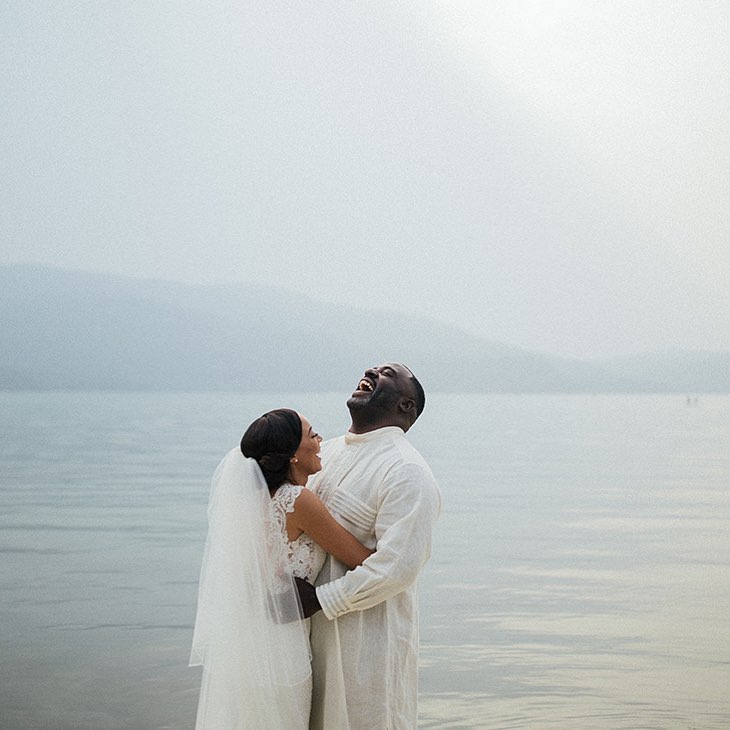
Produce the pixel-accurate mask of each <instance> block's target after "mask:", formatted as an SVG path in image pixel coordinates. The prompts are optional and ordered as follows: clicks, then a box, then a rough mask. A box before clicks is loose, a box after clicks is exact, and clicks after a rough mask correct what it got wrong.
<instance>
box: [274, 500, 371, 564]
mask: <svg viewBox="0 0 730 730" xmlns="http://www.w3.org/2000/svg"><path fill="white" fill-rule="evenodd" d="M286 522H287V530H288V531H290V532H293V531H301V532H306V533H307V535H309V536H310V537H311V538H312V540H314V541H315V542H316V543H317V544H318V545H319V546H320V547H321V548H322V549H323V550H324V551H325V552H328V553H329V554H330V555H332V556H334V557H335V558H337V560H339V561H340V562H341V563H343V564H344V565H346V566H347V567H348V568H350V569H351V570H352V569H353V568H356V567H357V566H358V565H360V564H362V562H363V561H364V560H365V558H368V557H370V555H372V554H373V553H374V552H375V551H374V550H370V549H369V548H366V547H365V546H364V545H363V544H362V543H361V542H360V541H359V540H357V538H355V537H354V536H353V535H352V533H350V532H348V531H347V530H346V529H345V528H344V527H343V526H342V525H341V524H340V523H339V522H337V520H336V519H335V518H334V517H333V516H332V515H331V514H330V513H329V512H328V511H327V508H326V507H325V506H324V504H323V503H322V501H321V500H320V498H319V497H318V496H317V495H316V494H315V493H314V492H312V491H311V490H310V489H302V491H301V493H300V494H299V496H298V497H297V501H296V502H295V503H294V511H293V512H290V513H289V514H288V515H287V521H286ZM292 528H294V529H293V530H292Z"/></svg>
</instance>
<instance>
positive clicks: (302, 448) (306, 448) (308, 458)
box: [294, 415, 322, 476]
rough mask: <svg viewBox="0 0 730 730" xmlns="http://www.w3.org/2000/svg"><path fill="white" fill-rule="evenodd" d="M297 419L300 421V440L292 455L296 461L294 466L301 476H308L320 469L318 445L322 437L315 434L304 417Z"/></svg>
mask: <svg viewBox="0 0 730 730" xmlns="http://www.w3.org/2000/svg"><path fill="white" fill-rule="evenodd" d="M299 418H301V419H302V440H301V441H300V443H299V448H298V449H297V450H296V453H295V454H294V458H295V459H296V462H295V463H294V466H295V467H297V471H299V472H300V473H301V474H304V475H306V476H309V475H310V474H315V473H316V472H318V471H319V470H320V469H321V468H322V461H321V460H320V458H319V445H320V444H321V443H322V437H321V436H320V435H319V434H318V433H316V432H315V430H314V429H313V428H312V425H311V424H310V423H309V421H308V420H307V419H306V418H305V417H304V416H302V415H300V416H299Z"/></svg>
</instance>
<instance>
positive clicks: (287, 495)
mask: <svg viewBox="0 0 730 730" xmlns="http://www.w3.org/2000/svg"><path fill="white" fill-rule="evenodd" d="M302 489H308V487H303V486H301V485H300V484H282V485H281V486H280V487H279V488H278V489H277V490H276V492H275V493H274V496H273V497H272V498H271V509H272V511H273V516H274V520H275V522H276V524H277V526H278V527H279V531H280V533H281V539H282V540H283V541H284V544H285V545H286V547H287V557H288V561H289V564H288V566H286V571H287V573H289V574H290V575H293V576H295V577H297V578H304V580H306V581H308V582H309V583H314V579H315V578H316V577H317V575H318V574H319V571H320V570H322V566H323V565H324V561H325V558H326V557H327V553H325V551H324V550H323V549H322V548H321V547H320V546H319V545H317V543H316V542H314V540H312V538H311V537H309V535H307V534H306V533H304V532H303V533H302V534H301V535H300V536H299V537H298V538H297V539H296V540H292V541H290V540H289V538H288V537H287V532H286V516H287V515H288V514H289V513H290V512H293V511H294V504H295V502H296V501H297V498H298V497H299V495H300V494H301V493H302Z"/></svg>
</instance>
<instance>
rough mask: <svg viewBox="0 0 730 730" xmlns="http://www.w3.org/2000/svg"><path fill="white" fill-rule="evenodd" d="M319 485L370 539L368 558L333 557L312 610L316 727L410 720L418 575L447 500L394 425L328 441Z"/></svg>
mask: <svg viewBox="0 0 730 730" xmlns="http://www.w3.org/2000/svg"><path fill="white" fill-rule="evenodd" d="M322 462H323V469H322V472H320V473H319V474H318V475H317V478H316V479H315V483H314V485H313V486H314V489H315V490H316V491H317V493H318V494H319V496H320V498H321V499H322V500H323V502H324V503H325V505H326V506H327V508H328V509H329V510H330V512H332V514H333V515H334V516H335V518H336V519H337V520H338V521H339V522H340V523H341V524H342V525H344V526H345V527H346V528H347V529H348V530H350V532H352V533H353V534H354V535H355V536H356V537H357V538H358V539H359V540H360V541H361V542H362V543H363V544H365V545H367V546H368V547H373V548H375V547H377V550H376V552H375V554H374V555H372V556H371V557H369V558H368V559H367V560H366V561H365V562H364V563H363V564H362V565H361V566H359V567H358V568H356V569H355V570H353V571H350V572H347V568H346V567H345V566H344V565H342V564H341V563H339V562H338V561H337V560H335V559H334V558H332V557H329V558H328V559H327V562H326V563H325V565H324V568H323V569H322V571H321V572H320V574H319V578H318V579H317V584H318V587H317V597H318V598H319V602H320V603H321V605H322V611H321V612H318V613H317V614H315V616H314V617H313V619H312V633H311V636H312V655H313V679H314V689H313V698H312V717H311V721H310V728H311V729H312V730H335V729H336V730H361V729H362V730H386V728H387V729H388V730H406V729H407V730H412V728H415V727H416V724H417V718H418V707H417V699H418V605H417V595H416V585H415V582H416V578H417V576H418V573H419V571H420V570H421V568H422V567H423V565H424V563H425V562H426V561H427V560H428V558H429V556H430V553H431V532H432V528H433V524H434V522H435V520H436V518H437V516H438V514H439V512H440V509H441V496H440V493H439V490H438V487H437V485H436V481H435V479H434V477H433V474H432V473H431V470H430V469H429V467H428V465H427V464H426V462H425V461H424V459H423V457H422V456H421V455H420V454H419V453H418V451H416V449H415V448H414V447H413V446H412V445H411V444H410V443H409V442H408V440H407V439H406V438H405V434H404V433H403V431H402V430H401V429H400V428H398V427H396V426H389V427H387V428H381V429H378V430H376V431H371V432H370V433H366V434H351V433H348V434H347V435H345V436H343V437H340V438H337V439H333V440H331V441H328V442H326V443H325V444H323V446H322Z"/></svg>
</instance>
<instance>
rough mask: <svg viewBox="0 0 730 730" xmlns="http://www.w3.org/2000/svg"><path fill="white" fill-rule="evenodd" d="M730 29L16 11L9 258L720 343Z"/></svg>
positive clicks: (656, 6)
mask: <svg viewBox="0 0 730 730" xmlns="http://www.w3.org/2000/svg"><path fill="white" fill-rule="evenodd" d="M729 29H730V4H729V3H727V2H726V1H725V0H718V1H717V2H712V1H709V0H708V1H706V2H705V1H702V0H696V1H695V2H689V1H686V2H672V1H671V0H655V1H653V2H647V1H642V0H630V1H628V2H621V1H619V2H616V1H614V2H605V0H602V1H600V2H598V1H596V2H590V1H586V0H575V2H567V1H566V2H550V1H549V0H543V1H542V2H538V1H537V0H535V1H533V2H528V1H522V2H520V1H512V0H510V2H504V1H503V0H499V1H498V2H443V3H438V2H412V3H407V2H378V3H350V2H316V3H312V2H306V3H305V2H302V3H292V2H287V3H270V2H258V3H250V2H231V3H219V2H206V3H199V2H194V3H192V2H191V3H186V2H182V1H181V0H175V1H174V2H148V1H147V0H143V1H140V2H92V1H89V2H38V3H33V2H28V1H27V0H22V1H21V0H17V1H16V2H9V3H4V4H3V6H2V8H0V63H1V64H2V75H1V80H0V94H1V95H2V107H0V108H1V109H2V111H0V121H1V122H2V134H1V135H0V156H1V159H2V173H1V174H0V193H1V200H2V208H1V209H0V263H7V262H18V261H38V262H44V263H55V264H59V265H62V266H66V267H72V268H88V269H94V270H99V271H109V272H119V273H124V274H130V275H144V276H153V277H164V278H170V279H178V280H182V281H191V282H206V283H212V282H221V281H231V280H233V281H257V282H270V283H272V284H275V285H277V286H281V287H285V288H288V289H293V290H296V291H301V292H307V293H310V294H312V295H314V296H316V297H318V298H320V299H324V300H328V301H329V300H331V301H337V302H350V303H354V304H364V305H365V304H366V305H370V304H375V305H377V306H379V307H393V308H395V309H398V310H401V311H413V312H420V313H422V314H425V315H428V316H432V317H437V318H439V319H442V320H445V321H448V322H453V323H458V324H460V325H461V326H462V327H464V328H465V329H467V330H469V331H471V332H474V333H477V334H480V335H483V336H485V337H487V338H490V339H495V340H500V341H503V342H506V343H510V344H515V345H520V346H524V347H528V348H531V349H536V350H540V351H543V352H548V353H553V354H560V355H567V356H580V357H597V356H603V355H610V354H614V353H616V354H621V353H630V352H638V351H643V350H652V349H657V348H667V347H684V348H702V349H730V222H729V216H728V209H729V208H730V205H729V201H728V190H730V180H729V179H728V178H729V177H730V175H729V171H730V154H729V152H730V135H729V134H728V132H729V129H728V126H729V125H728V120H729V119H730V101H729V100H730V53H729V52H728V48H730V30H729ZM313 324H314V326H316V323H313ZM353 327H357V323H356V322H353Z"/></svg>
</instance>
